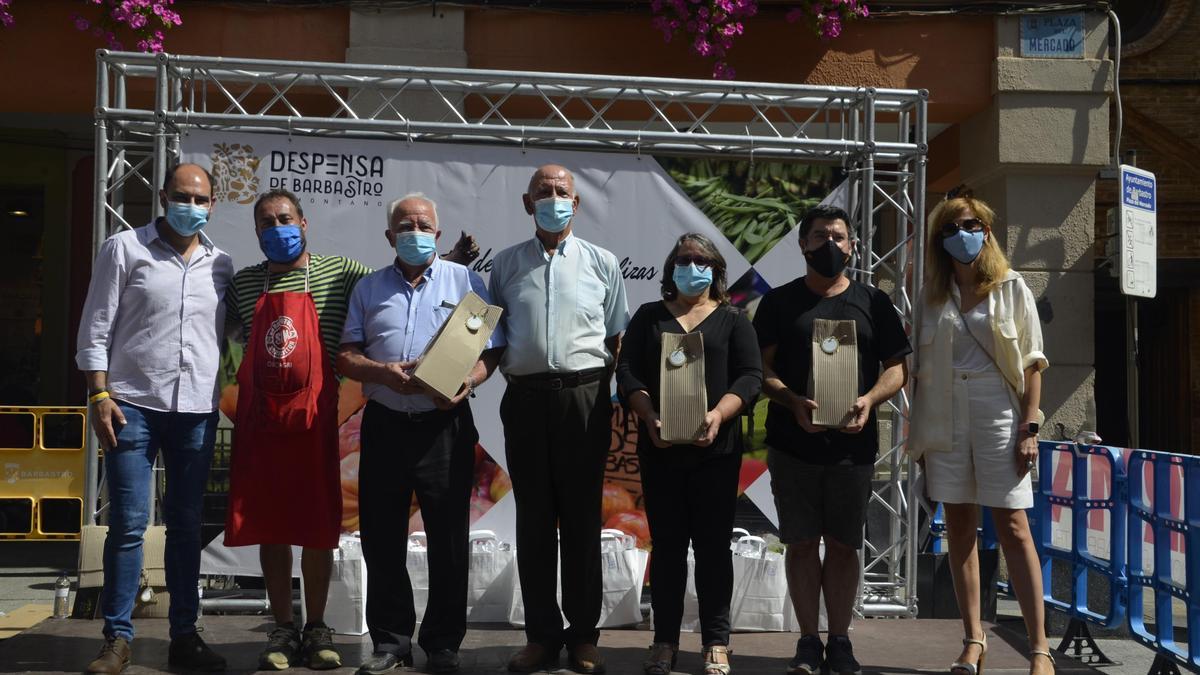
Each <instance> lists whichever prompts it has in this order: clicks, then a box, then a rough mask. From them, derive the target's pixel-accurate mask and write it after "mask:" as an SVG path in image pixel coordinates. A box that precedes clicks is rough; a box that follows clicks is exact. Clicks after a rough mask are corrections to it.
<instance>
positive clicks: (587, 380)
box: [507, 368, 608, 391]
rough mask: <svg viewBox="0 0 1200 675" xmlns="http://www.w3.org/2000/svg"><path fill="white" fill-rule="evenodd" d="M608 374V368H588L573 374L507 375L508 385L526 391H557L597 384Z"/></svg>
mask: <svg viewBox="0 0 1200 675" xmlns="http://www.w3.org/2000/svg"><path fill="white" fill-rule="evenodd" d="M607 373H608V368H589V369H587V370H580V371H578V372H574V373H537V374H536V375H509V376H507V379H508V382H509V384H515V385H517V386H520V387H526V388H528V389H545V390H548V391H559V390H561V389H570V388H572V387H578V386H580V385H584V384H591V383H592V382H599V381H600V380H601V379H603V378H604V376H605V374H607Z"/></svg>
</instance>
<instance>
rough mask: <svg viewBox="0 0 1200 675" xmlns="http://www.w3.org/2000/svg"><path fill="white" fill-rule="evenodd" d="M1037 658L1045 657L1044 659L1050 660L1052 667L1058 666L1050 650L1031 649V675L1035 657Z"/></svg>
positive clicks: (1031, 674) (1030, 674)
mask: <svg viewBox="0 0 1200 675" xmlns="http://www.w3.org/2000/svg"><path fill="white" fill-rule="evenodd" d="M1035 656H1044V657H1046V658H1048V659H1050V665H1052V666H1057V665H1058V664H1057V663H1055V662H1054V655H1053V654H1051V653H1050V650H1048V649H1031V650H1029V675H1033V657H1035ZM1056 670H1057V669H1056Z"/></svg>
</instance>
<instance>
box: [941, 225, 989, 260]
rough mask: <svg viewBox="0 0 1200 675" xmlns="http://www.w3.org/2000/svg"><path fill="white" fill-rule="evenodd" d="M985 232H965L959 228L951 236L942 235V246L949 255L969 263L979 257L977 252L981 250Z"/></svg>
mask: <svg viewBox="0 0 1200 675" xmlns="http://www.w3.org/2000/svg"><path fill="white" fill-rule="evenodd" d="M984 237H985V234H984V232H983V230H980V231H979V232H967V231H966V230H959V231H958V232H957V233H955V234H954V236H952V237H943V238H942V246H943V247H945V249H946V252H947V253H949V254H950V257H952V258H954V259H955V260H957V261H958V262H960V263H962V264H964V265H970V264H971V263H973V262H975V259H976V258H978V257H979V252H980V251H982V250H983V240H984Z"/></svg>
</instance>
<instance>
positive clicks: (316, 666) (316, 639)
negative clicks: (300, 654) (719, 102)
mask: <svg viewBox="0 0 1200 675" xmlns="http://www.w3.org/2000/svg"><path fill="white" fill-rule="evenodd" d="M303 644H304V647H303V651H304V662H305V663H307V664H308V667H309V668H311V669H313V670H329V669H331V668H339V667H341V665H342V655H341V654H338V651H337V648H336V647H334V646H333V629H332V628H330V627H329V626H326V625H325V624H324V623H310V624H308V625H307V626H305V627H304V643H303Z"/></svg>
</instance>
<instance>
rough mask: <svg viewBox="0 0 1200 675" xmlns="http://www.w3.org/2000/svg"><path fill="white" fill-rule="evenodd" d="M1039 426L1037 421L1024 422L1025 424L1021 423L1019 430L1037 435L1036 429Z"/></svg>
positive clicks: (1039, 427)
mask: <svg viewBox="0 0 1200 675" xmlns="http://www.w3.org/2000/svg"><path fill="white" fill-rule="evenodd" d="M1041 428H1042V426H1041V425H1040V424H1038V423H1037V422H1026V423H1025V424H1022V425H1021V430H1022V431H1024V432H1025V433H1027V434H1029V435H1030V436H1037V435H1038V430H1039V429H1041Z"/></svg>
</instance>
